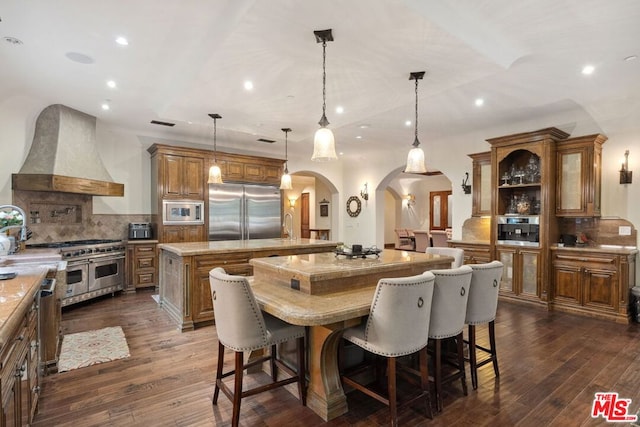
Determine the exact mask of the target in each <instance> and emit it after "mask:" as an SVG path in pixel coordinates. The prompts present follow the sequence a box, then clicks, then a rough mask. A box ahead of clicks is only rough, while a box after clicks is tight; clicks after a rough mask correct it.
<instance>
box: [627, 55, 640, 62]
mask: <svg viewBox="0 0 640 427" xmlns="http://www.w3.org/2000/svg"><path fill="white" fill-rule="evenodd" d="M636 59H638V56H637V55H629V56H627V57H626V58H624V60H625V61H633V60H636Z"/></svg>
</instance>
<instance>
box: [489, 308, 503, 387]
mask: <svg viewBox="0 0 640 427" xmlns="http://www.w3.org/2000/svg"><path fill="white" fill-rule="evenodd" d="M489 344H490V348H491V358H492V359H493V372H495V374H496V378H497V377H499V376H500V370H499V369H498V354H497V352H496V322H495V320H492V321H491V322H489Z"/></svg>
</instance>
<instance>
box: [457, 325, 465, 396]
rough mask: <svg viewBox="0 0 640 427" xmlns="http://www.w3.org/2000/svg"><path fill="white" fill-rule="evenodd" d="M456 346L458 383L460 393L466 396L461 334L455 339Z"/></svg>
mask: <svg viewBox="0 0 640 427" xmlns="http://www.w3.org/2000/svg"><path fill="white" fill-rule="evenodd" d="M456 344H457V345H458V369H460V382H461V383H462V393H463V394H464V395H465V396H466V395H467V375H466V373H465V369H464V342H463V341H462V332H460V334H459V335H458V336H457V337H456Z"/></svg>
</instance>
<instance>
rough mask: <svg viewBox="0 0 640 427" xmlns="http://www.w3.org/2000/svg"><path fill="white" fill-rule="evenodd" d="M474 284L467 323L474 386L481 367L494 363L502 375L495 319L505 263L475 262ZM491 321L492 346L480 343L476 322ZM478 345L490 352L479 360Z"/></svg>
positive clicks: (472, 278) (488, 322) (490, 337)
mask: <svg viewBox="0 0 640 427" xmlns="http://www.w3.org/2000/svg"><path fill="white" fill-rule="evenodd" d="M470 267H471V269H472V270H473V274H472V275H471V287H470V289H469V301H468V303H467V313H466V318H465V323H466V324H467V325H469V364H470V366H471V384H472V385H473V388H474V390H475V389H477V388H478V368H479V367H481V366H484V365H486V364H487V363H490V362H492V363H493V371H494V373H495V375H496V377H499V376H500V371H499V370H498V355H497V354H496V333H495V319H496V311H497V309H498V291H499V289H500V279H502V271H503V268H504V266H503V264H502V263H501V262H500V261H493V262H490V263H487V264H471V265H470ZM483 324H488V329H489V348H486V347H483V346H480V345H478V344H477V343H476V325H483ZM476 349H478V350H481V351H483V352H484V353H486V354H488V355H489V357H488V358H484V359H483V360H482V361H481V362H478V360H477V355H476Z"/></svg>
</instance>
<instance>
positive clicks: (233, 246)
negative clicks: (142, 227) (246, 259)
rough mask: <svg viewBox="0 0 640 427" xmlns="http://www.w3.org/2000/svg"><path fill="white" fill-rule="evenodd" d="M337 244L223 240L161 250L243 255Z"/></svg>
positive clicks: (181, 253) (164, 245) (168, 245)
mask: <svg viewBox="0 0 640 427" xmlns="http://www.w3.org/2000/svg"><path fill="white" fill-rule="evenodd" d="M336 244H337V243H336V242H331V241H328V240H319V239H293V240H292V239H284V238H283V239H278V238H276V239H253V240H221V241H208V242H188V243H161V244H159V245H158V248H159V249H162V250H165V251H169V252H173V253H175V254H176V255H179V256H192V255H208V254H218V253H220V254H224V253H243V252H252V251H262V250H278V249H296V248H301V249H302V248H309V247H317V248H335V247H336Z"/></svg>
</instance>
